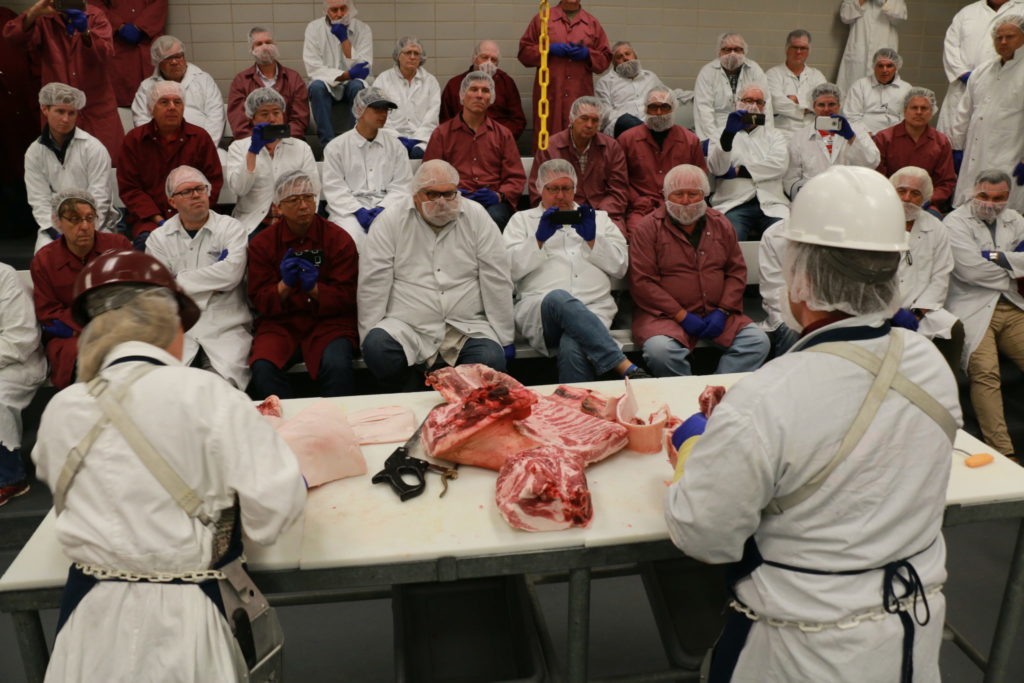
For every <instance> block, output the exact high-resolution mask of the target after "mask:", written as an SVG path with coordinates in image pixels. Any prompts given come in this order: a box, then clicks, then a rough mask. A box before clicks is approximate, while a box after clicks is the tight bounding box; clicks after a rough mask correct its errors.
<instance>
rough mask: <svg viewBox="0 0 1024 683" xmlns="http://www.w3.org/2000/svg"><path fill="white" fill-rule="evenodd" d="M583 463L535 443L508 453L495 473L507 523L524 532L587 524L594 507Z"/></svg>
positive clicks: (557, 449) (555, 447)
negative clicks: (536, 445) (517, 451)
mask: <svg viewBox="0 0 1024 683" xmlns="http://www.w3.org/2000/svg"><path fill="white" fill-rule="evenodd" d="M585 466H586V465H585V464H584V463H583V461H582V460H580V459H579V458H576V457H573V456H571V455H567V454H566V453H565V452H564V451H563V450H562V449H561V448H559V447H557V446H550V445H546V446H538V447H536V448H531V449H527V450H525V451H520V452H519V453H514V454H512V455H509V456H508V457H507V458H506V459H505V463H504V465H502V467H501V471H500V472H499V474H498V483H497V489H496V491H495V501H496V502H497V504H498V510H499V511H500V512H501V515H502V517H504V518H505V521H506V522H508V523H509V525H511V526H512V527H514V528H516V529H523V530H525V531H560V530H562V529H568V528H570V527H574V526H580V527H585V526H587V525H588V524H590V520H591V518H592V517H593V515H594V508H593V506H592V505H591V502H590V490H589V489H588V488H587V477H586V474H585V473H584V468H585Z"/></svg>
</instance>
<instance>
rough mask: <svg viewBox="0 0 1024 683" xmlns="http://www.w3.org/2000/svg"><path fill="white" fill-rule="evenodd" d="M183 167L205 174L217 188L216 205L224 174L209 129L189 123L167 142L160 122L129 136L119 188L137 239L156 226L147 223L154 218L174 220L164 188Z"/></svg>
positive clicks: (120, 160)
mask: <svg viewBox="0 0 1024 683" xmlns="http://www.w3.org/2000/svg"><path fill="white" fill-rule="evenodd" d="M183 164H185V165H188V166H192V167H194V168H198V169H199V170H200V171H202V172H203V174H204V175H205V176H206V178H207V180H209V181H210V184H211V185H213V190H212V191H211V192H210V204H211V205H212V204H214V203H216V200H217V195H219V194H220V188H221V186H222V185H223V184H224V175H223V172H222V171H221V167H220V157H218V156H217V148H216V147H214V146H213V141H212V140H210V134H209V133H207V132H206V131H205V130H203V129H202V128H200V127H199V126H194V125H192V124H191V123H188V122H185V123H184V125H183V126H182V128H181V133H180V134H179V135H178V137H177V138H175V139H174V140H172V141H170V142H164V141H162V140H161V139H160V136H159V134H158V133H157V131H156V123H155V122H154V121H149V122H148V123H144V124H142V125H141V126H139V127H137V128H134V129H132V130H131V131H129V132H128V135H126V136H125V138H124V146H123V147H122V148H121V154H120V157H119V158H118V160H117V187H118V191H119V192H120V194H121V201H123V202H124V205H125V208H127V209H128V223H129V225H131V227H132V235H133V236H136V237H137V236H138V234H139V233H140V232H146V231H150V230H153V229H154V228H155V227H156V225H154V224H153V223H151V222H150V221H148V220H145V219H148V218H149V217H150V216H155V215H156V214H160V215H161V216H164V217H170V216H171V215H172V214H173V213H174V209H173V208H171V205H170V204H169V203H168V201H167V193H166V191H165V190H164V187H165V183H166V181H167V175H168V174H169V173H170V172H171V171H173V170H174V169H175V168H177V167H178V166H181V165H183Z"/></svg>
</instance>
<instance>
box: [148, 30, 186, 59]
mask: <svg viewBox="0 0 1024 683" xmlns="http://www.w3.org/2000/svg"><path fill="white" fill-rule="evenodd" d="M175 48H179V49H175ZM184 51H185V43H183V42H181V41H180V40H179V39H177V38H175V37H174V36H169V35H162V36H160V37H159V38H157V39H156V40H154V41H153V44H152V45H150V46H149V61H151V62H153V66H156V65H157V64H159V63H160V62H162V61H164V60H165V59H167V58H168V57H169V56H171V55H173V54H174V53H176V52H184Z"/></svg>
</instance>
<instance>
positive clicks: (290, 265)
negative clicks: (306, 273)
mask: <svg viewBox="0 0 1024 683" xmlns="http://www.w3.org/2000/svg"><path fill="white" fill-rule="evenodd" d="M294 253H295V250H294V249H289V250H288V251H286V252H285V253H284V258H283V259H281V267H280V270H281V282H283V283H284V284H285V286H286V287H295V286H296V285H298V284H299V265H300V264H301V262H302V259H300V258H295V257H294V256H292V254H294Z"/></svg>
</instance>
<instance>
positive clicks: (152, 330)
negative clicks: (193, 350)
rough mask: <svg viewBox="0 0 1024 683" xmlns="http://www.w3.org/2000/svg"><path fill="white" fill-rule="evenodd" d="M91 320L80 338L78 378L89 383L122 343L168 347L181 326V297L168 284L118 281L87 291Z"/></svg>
mask: <svg viewBox="0 0 1024 683" xmlns="http://www.w3.org/2000/svg"><path fill="white" fill-rule="evenodd" d="M85 306H86V310H87V311H88V312H89V315H90V316H91V319H90V320H89V324H88V325H86V326H85V328H84V329H83V330H82V334H81V336H79V338H78V379H79V380H80V381H82V382H88V381H89V380H91V379H92V378H93V377H95V376H96V374H97V373H98V372H99V370H100V366H101V365H102V364H103V359H104V358H106V356H107V354H108V353H109V352H110V350H111V349H113V348H114V347H115V346H117V345H118V344H121V343H124V342H127V341H141V342H146V343H148V344H152V345H153V346H157V347H160V348H161V349H165V348H167V347H168V346H170V344H171V342H172V341H174V337H175V336H176V335H177V333H178V330H179V329H180V327H181V318H179V317H178V300H177V299H176V298H175V296H174V293H173V292H171V290H169V289H166V288H164V287H151V286H150V287H147V286H145V285H137V284H114V285H107V286H105V287H100V288H99V289H96V290H93V291H91V292H89V293H88V294H86V299H85Z"/></svg>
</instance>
